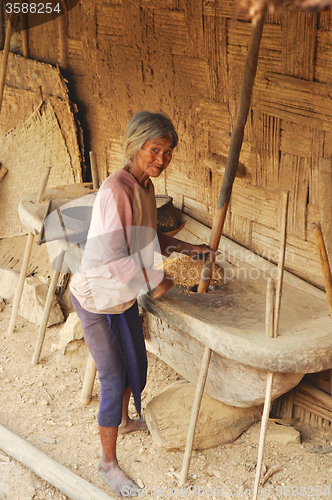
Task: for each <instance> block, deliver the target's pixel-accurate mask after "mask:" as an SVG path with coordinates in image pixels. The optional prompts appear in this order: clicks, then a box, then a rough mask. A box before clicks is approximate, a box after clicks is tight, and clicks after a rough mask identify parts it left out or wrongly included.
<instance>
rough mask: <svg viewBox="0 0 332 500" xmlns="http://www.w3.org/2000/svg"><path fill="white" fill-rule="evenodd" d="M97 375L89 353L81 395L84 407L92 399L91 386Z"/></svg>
mask: <svg viewBox="0 0 332 500" xmlns="http://www.w3.org/2000/svg"><path fill="white" fill-rule="evenodd" d="M96 373H97V367H96V363H95V361H94V359H93V357H92V356H91V354H90V353H89V357H88V362H87V365H86V369H85V375H84V382H83V387H82V393H81V401H82V403H83V404H84V405H86V406H87V405H88V404H90V401H91V399H92V390H93V384H94V382H95V377H96Z"/></svg>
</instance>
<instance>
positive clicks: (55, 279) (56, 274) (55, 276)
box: [32, 249, 65, 365]
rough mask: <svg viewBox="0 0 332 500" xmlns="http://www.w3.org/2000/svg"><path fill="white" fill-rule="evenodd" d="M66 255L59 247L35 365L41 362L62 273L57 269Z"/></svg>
mask: <svg viewBox="0 0 332 500" xmlns="http://www.w3.org/2000/svg"><path fill="white" fill-rule="evenodd" d="M64 257H65V251H64V250H61V249H59V254H58V257H57V259H56V264H55V269H56V270H55V271H54V274H53V276H52V280H51V283H50V286H49V289H48V292H47V297H46V302H45V307H44V313H43V319H42V322H41V324H40V327H39V331H38V336H37V343H36V347H35V350H34V353H33V356H32V364H33V365H37V364H38V362H39V357H40V353H41V350H42V347H43V343H44V338H45V331H46V327H47V321H48V318H49V315H50V312H51V306H52V302H53V299H54V294H55V290H56V287H57V284H58V280H59V276H60V273H61V271H58V270H57V269H61V268H62V264H63V260H64Z"/></svg>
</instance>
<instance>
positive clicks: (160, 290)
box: [149, 276, 173, 299]
mask: <svg viewBox="0 0 332 500" xmlns="http://www.w3.org/2000/svg"><path fill="white" fill-rule="evenodd" d="M172 286H173V280H172V279H171V278H168V277H167V276H164V278H163V280H162V281H161V282H160V283H159V285H157V286H156V288H154V289H153V290H151V292H149V295H150V297H152V298H153V299H159V298H160V297H162V296H163V295H164V293H166V292H167V291H168V290H169V289H170V288H171V287H172Z"/></svg>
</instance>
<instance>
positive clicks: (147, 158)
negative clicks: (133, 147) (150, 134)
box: [134, 137, 173, 177]
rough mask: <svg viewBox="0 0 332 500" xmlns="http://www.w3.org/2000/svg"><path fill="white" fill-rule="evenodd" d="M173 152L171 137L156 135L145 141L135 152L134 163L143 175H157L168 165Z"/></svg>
mask: <svg viewBox="0 0 332 500" xmlns="http://www.w3.org/2000/svg"><path fill="white" fill-rule="evenodd" d="M172 154H173V147H172V141H171V139H167V138H165V137H157V138H156V139H152V140H150V141H146V143H145V144H144V145H143V146H142V148H141V149H140V150H139V151H138V153H137V154H136V157H135V160H134V164H135V166H136V168H137V167H138V168H139V169H140V170H141V171H142V174H143V176H144V177H146V176H148V177H159V175H160V174H161V173H162V172H163V171H164V170H165V168H166V167H167V166H168V165H169V163H170V161H171V159H172Z"/></svg>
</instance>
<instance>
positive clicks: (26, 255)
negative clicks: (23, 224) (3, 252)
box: [8, 167, 51, 335]
mask: <svg viewBox="0 0 332 500" xmlns="http://www.w3.org/2000/svg"><path fill="white" fill-rule="evenodd" d="M50 172H51V167H46V170H45V174H44V177H43V180H42V184H41V186H40V189H39V193H38V195H37V199H36V204H37V203H41V201H42V200H43V195H44V191H45V189H46V185H47V181H48V178H49V175H50ZM33 237H34V234H33V233H29V234H28V238H27V242H26V244H25V251H24V256H23V262H22V266H21V271H20V276H19V279H18V283H17V287H16V290H15V296H14V302H13V309H12V315H11V317H10V322H9V327H8V335H11V334H12V333H13V332H14V329H15V325H16V320H17V314H18V308H19V306H20V302H21V297H22V292H23V287H24V281H25V278H26V274H27V270H28V265H29V260H30V255H31V249H32V244H33Z"/></svg>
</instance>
